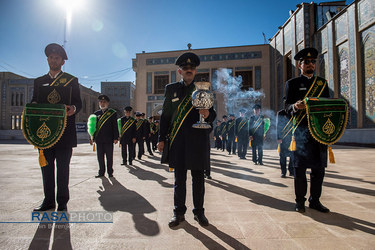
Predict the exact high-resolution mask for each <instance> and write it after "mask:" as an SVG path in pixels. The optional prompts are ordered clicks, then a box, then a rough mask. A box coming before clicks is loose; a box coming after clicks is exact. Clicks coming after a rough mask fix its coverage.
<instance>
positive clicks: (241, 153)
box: [238, 137, 249, 158]
mask: <svg viewBox="0 0 375 250" xmlns="http://www.w3.org/2000/svg"><path fill="white" fill-rule="evenodd" d="M248 144H249V140H248V139H241V138H239V137H238V157H240V158H243V157H245V156H246V153H247V145H248Z"/></svg>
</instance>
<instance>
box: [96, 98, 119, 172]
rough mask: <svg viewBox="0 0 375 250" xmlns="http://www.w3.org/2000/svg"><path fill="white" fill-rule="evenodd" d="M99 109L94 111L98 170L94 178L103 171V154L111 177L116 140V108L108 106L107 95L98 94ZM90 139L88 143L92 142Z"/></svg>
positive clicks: (117, 135)
mask: <svg viewBox="0 0 375 250" xmlns="http://www.w3.org/2000/svg"><path fill="white" fill-rule="evenodd" d="M98 100H99V108H100V109H99V110H97V111H95V113H94V114H95V115H96V116H97V117H98V121H97V126H96V127H97V128H96V131H95V134H94V142H95V143H96V146H97V156H98V162H99V172H98V175H96V176H95V177H96V178H99V177H103V176H104V173H105V161H104V155H105V156H106V158H107V173H108V177H113V143H114V144H117V142H118V137H119V134H118V127H117V113H116V110H114V109H111V108H109V101H110V100H109V97H108V96H106V95H100V96H99V97H98ZM94 142H93V141H91V139H90V144H93V143H94Z"/></svg>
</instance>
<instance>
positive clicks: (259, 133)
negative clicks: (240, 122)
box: [249, 115, 264, 145]
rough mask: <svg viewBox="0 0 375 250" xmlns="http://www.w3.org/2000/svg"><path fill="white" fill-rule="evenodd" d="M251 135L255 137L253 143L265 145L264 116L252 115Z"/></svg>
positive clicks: (250, 123)
mask: <svg viewBox="0 0 375 250" xmlns="http://www.w3.org/2000/svg"><path fill="white" fill-rule="evenodd" d="M249 136H252V137H253V140H252V142H251V144H254V145H263V141H264V116H263V115H259V116H255V115H253V116H251V117H250V121H249Z"/></svg>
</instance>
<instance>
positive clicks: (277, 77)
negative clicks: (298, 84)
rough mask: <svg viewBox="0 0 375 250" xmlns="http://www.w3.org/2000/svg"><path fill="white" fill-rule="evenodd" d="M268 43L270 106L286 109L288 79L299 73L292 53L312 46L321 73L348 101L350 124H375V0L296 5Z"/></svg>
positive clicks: (339, 94)
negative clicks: (284, 102)
mask: <svg viewBox="0 0 375 250" xmlns="http://www.w3.org/2000/svg"><path fill="white" fill-rule="evenodd" d="M270 45H271V48H272V49H271V72H272V74H271V86H272V88H271V89H272V90H274V92H273V93H271V95H273V96H275V99H274V100H272V104H271V106H275V108H276V109H281V108H282V106H283V100H282V98H283V96H284V87H285V81H286V80H288V79H290V78H292V77H295V76H297V75H298V74H299V70H298V67H297V64H296V61H295V60H293V57H294V55H295V54H296V53H297V52H298V51H299V50H301V49H302V48H305V47H310V46H313V47H315V48H317V49H318V51H319V52H320V56H319V58H318V59H319V60H318V62H317V64H316V72H317V74H318V75H319V76H322V77H324V78H326V79H327V80H328V83H329V88H330V91H331V95H332V96H333V97H336V98H344V99H345V100H346V101H347V102H348V104H349V107H350V108H349V120H348V126H347V128H349V129H350V128H353V129H356V128H375V100H374V96H375V0H356V1H354V2H353V3H351V4H350V5H348V6H346V5H345V1H339V2H326V3H320V4H316V3H313V2H311V3H302V4H301V5H297V9H296V10H295V11H294V12H293V13H292V14H291V15H290V17H289V19H288V20H287V21H286V22H285V23H284V25H283V26H281V27H279V31H278V32H277V33H276V34H275V35H274V37H273V38H272V39H270Z"/></svg>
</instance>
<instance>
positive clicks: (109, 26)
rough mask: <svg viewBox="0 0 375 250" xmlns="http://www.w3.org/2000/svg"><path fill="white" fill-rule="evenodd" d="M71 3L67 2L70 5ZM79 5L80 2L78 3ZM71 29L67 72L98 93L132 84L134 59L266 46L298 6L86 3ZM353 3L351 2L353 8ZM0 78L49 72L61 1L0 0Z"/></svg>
mask: <svg viewBox="0 0 375 250" xmlns="http://www.w3.org/2000/svg"><path fill="white" fill-rule="evenodd" d="M65 1H67V0H65ZM76 1H77V0H76ZM82 1H83V2H82V4H83V6H81V8H80V9H77V10H74V11H73V13H72V19H71V25H70V26H69V27H68V29H67V33H66V37H67V43H66V50H67V53H68V57H69V60H68V61H67V62H66V66H65V68H64V70H65V71H67V72H69V73H71V74H73V75H75V76H77V77H79V80H80V83H82V84H83V85H85V86H86V87H91V86H92V87H93V89H94V90H97V91H100V82H101V81H134V80H135V73H134V72H133V70H132V69H131V59H132V58H135V56H136V53H141V52H142V51H143V50H144V51H146V52H157V51H169V50H183V49H186V48H187V46H186V45H187V44H188V43H191V44H192V48H193V49H200V48H211V47H226V46H239V45H253V44H263V43H264V38H263V35H262V32H264V33H265V35H266V37H267V39H268V38H271V37H272V36H273V35H274V34H275V33H276V32H277V30H278V26H281V25H282V24H284V22H285V21H286V20H287V19H288V17H289V13H288V12H289V10H295V9H296V4H299V3H301V2H302V1H301V0H287V1H280V0H278V1H276V0H261V1H250V0H231V1H222V0H216V1H213V0H212V1H211V0H210V1H205V0H190V1H179V0H174V1H173V0H164V1H163V0H159V1H153V0H82ZM350 2H351V1H350ZM0 9H1V15H0V34H1V39H0V71H12V72H14V73H17V74H20V75H24V76H26V77H30V78H34V77H38V76H40V75H43V74H45V73H47V72H48V65H47V61H46V57H45V55H44V48H45V46H46V45H47V44H49V43H52V42H56V43H59V44H63V40H64V23H65V21H64V20H65V16H66V10H65V9H64V7H63V6H61V0H0Z"/></svg>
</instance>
